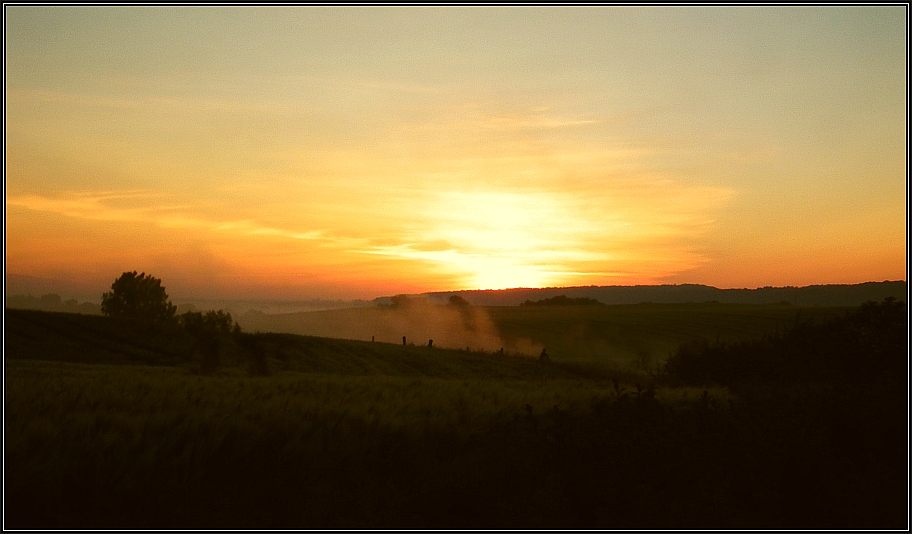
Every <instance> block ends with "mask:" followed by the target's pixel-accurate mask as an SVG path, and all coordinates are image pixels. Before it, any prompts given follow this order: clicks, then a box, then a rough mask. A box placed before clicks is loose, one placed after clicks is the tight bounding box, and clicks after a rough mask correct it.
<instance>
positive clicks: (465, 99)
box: [5, 6, 907, 299]
mask: <svg viewBox="0 0 912 534" xmlns="http://www.w3.org/2000/svg"><path fill="white" fill-rule="evenodd" d="M5 15H6V87H5V94H6V111H7V112H6V271H7V273H14V274H27V275H32V276H39V277H44V278H52V279H56V280H61V281H64V282H67V283H71V284H74V285H78V286H79V287H82V288H86V287H87V288H89V290H90V291H91V290H92V288H97V292H98V294H99V295H100V293H101V292H102V291H104V290H106V289H107V288H108V287H109V286H110V283H111V282H112V281H113V279H114V278H116V277H117V276H118V275H119V274H120V273H121V272H123V271H126V270H131V271H132V270H139V271H145V272H147V273H150V274H152V275H154V276H157V277H159V278H162V280H163V281H164V284H165V286H166V287H167V288H168V291H169V293H170V294H171V295H172V297H184V298H186V297H192V296H200V297H212V296H223V297H228V298H255V297H264V298H289V299H304V298H373V297H376V296H380V295H391V294H396V293H404V292H421V291H435V290H441V291H442V290H455V289H476V288H504V287H520V286H523V287H536V286H563V285H568V286H569V285H614V284H647V283H702V284H708V285H713V286H716V287H723V288H724V287H758V286H767V285H774V286H776V285H809V284H818V283H859V282H865V281H872V280H877V281H880V280H887V279H890V280H897V279H899V280H905V278H906V252H907V250H906V216H907V209H906V200H905V199H906V183H907V182H906V176H907V167H906V158H907V133H906V117H907V99H906V94H907V86H906V76H907V72H906V31H907V9H906V6H880V7H858V6H855V7H853V6H841V7H807V6H804V7H746V8H744V7H723V8H715V7H687V6H682V7H659V8H646V7H609V6H605V7H587V8H583V7H577V8H554V7H552V8H542V9H539V8H530V7H520V8H507V7H466V8H456V7H450V8H432V7H424V8H399V7H326V8H317V7H267V8H254V7H161V6H158V7H155V6H151V7H150V6H147V7H140V8H135V7H114V8H109V7H100V6H88V7H80V8H70V7H62V6H48V7H35V6H5Z"/></svg>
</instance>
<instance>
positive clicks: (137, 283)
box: [101, 271, 177, 323]
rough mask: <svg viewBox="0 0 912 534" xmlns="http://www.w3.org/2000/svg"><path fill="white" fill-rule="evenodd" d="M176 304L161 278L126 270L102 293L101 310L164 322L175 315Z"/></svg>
mask: <svg viewBox="0 0 912 534" xmlns="http://www.w3.org/2000/svg"><path fill="white" fill-rule="evenodd" d="M176 310H177V307H176V306H175V305H174V304H171V301H169V300H168V294H167V293H165V288H164V287H163V286H162V285H161V280H159V279H158V278H155V277H153V276H147V275H146V273H142V274H136V271H133V272H125V273H123V274H122V275H120V278H118V279H117V280H114V283H113V284H111V292H110V293H104V294H103V295H102V296H101V313H103V314H105V315H108V316H111V317H129V318H131V319H136V320H139V321H143V322H147V323H165V322H169V321H171V320H172V319H173V318H174V312H175V311H176Z"/></svg>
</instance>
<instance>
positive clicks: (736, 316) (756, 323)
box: [239, 303, 849, 371]
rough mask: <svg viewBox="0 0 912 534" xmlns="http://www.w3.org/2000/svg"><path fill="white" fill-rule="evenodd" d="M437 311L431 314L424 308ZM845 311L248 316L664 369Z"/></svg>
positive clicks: (713, 306) (613, 309) (273, 326)
mask: <svg viewBox="0 0 912 534" xmlns="http://www.w3.org/2000/svg"><path fill="white" fill-rule="evenodd" d="M427 309H429V310H432V312H433V313H431V314H429V313H425V310H427ZM847 309H849V308H845V307H794V306H789V305H778V304H771V305H755V304H720V303H702V304H631V305H620V306H585V305H584V306H485V307H475V308H472V313H473V316H472V317H471V318H472V319H474V324H469V325H467V324H466V323H467V321H463V318H462V316H461V315H460V313H459V312H457V311H454V310H453V309H452V308H451V307H446V306H427V307H425V308H421V309H420V310H419V311H417V312H411V311H409V310H405V311H397V310H391V309H386V308H381V307H373V308H353V309H347V310H325V311H316V312H299V313H289V314H276V315H267V314H259V315H248V316H244V317H243V318H242V319H240V320H239V322H240V324H241V326H242V327H244V329H245V330H247V331H262V332H289V333H295V334H302V335H313V336H323V337H331V338H344V339H360V340H369V339H371V336H375V338H376V339H377V340H383V341H386V342H391V343H396V342H397V341H398V340H400V339H401V337H402V336H403V335H405V336H407V340H410V342H415V343H418V344H422V343H426V342H427V340H428V339H433V340H434V344H435V345H437V346H440V347H451V348H460V347H471V348H473V349H475V350H486V351H496V350H499V349H500V348H502V347H503V348H504V349H505V350H506V351H508V352H517V353H524V354H528V355H532V356H537V355H538V354H539V353H540V352H541V350H542V348H545V349H547V351H548V354H549V355H550V357H551V358H552V360H554V361H562V362H577V363H588V364H598V365H601V366H610V367H614V368H620V369H632V370H638V371H642V370H644V368H645V367H652V366H654V365H655V364H657V363H661V361H663V360H664V359H665V358H666V357H667V356H668V354H669V353H670V352H672V351H674V350H675V349H676V348H677V347H678V346H679V345H680V344H681V343H685V342H687V341H691V340H693V339H699V338H707V339H710V340H716V339H718V340H721V341H734V340H739V339H748V338H758V337H761V336H762V335H763V334H765V333H766V334H772V333H774V332H776V331H783V330H785V329H786V328H788V327H790V326H792V325H793V324H794V323H795V320H796V318H798V317H800V318H801V319H802V320H805V319H814V320H824V319H827V318H833V317H837V316H841V315H843V314H844V313H845V311H846V310H847Z"/></svg>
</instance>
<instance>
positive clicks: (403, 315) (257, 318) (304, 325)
mask: <svg viewBox="0 0 912 534" xmlns="http://www.w3.org/2000/svg"><path fill="white" fill-rule="evenodd" d="M237 321H238V324H239V325H240V326H241V328H243V329H244V330H245V331H250V332H256V331H261V332H287V333H292V334H300V335H308V336H319V337H329V338H337V339H356V340H361V341H371V340H372V339H373V340H374V341H377V342H385V343H396V344H400V343H402V338H403V336H404V337H405V340H406V343H407V344H414V345H427V344H428V342H429V341H433V346H434V347H440V348H452V349H466V348H468V349H470V350H485V351H496V350H500V349H501V348H503V349H504V350H505V351H508V352H517V353H523V354H529V355H537V353H538V352H540V351H541V349H542V346H541V345H540V344H536V343H532V342H531V341H528V340H527V339H511V340H504V339H503V338H502V337H501V335H500V333H499V332H498V329H497V327H496V325H495V324H494V322H493V321H492V319H491V317H490V315H489V313H488V312H487V311H486V310H485V309H484V308H480V307H475V306H453V305H439V304H431V303H430V302H428V301H426V300H424V299H409V300H408V302H407V303H406V304H403V305H400V306H395V307H393V306H373V307H365V308H351V309H342V310H324V311H314V312H299V313H290V314H264V313H258V312H248V313H246V314H243V315H240V316H238V317H237Z"/></svg>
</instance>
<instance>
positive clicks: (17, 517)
mask: <svg viewBox="0 0 912 534" xmlns="http://www.w3.org/2000/svg"><path fill="white" fill-rule="evenodd" d="M581 308H590V307H573V308H571V309H542V308H538V309H531V310H530V309H527V308H525V307H523V308H520V307H516V308H489V309H487V314H488V315H487V317H488V318H489V319H490V324H494V325H496V326H497V328H498V329H499V332H498V334H500V332H502V333H503V338H502V340H507V341H509V340H514V339H526V340H529V342H530V343H536V342H537V343H547V346H548V351H549V353H551V354H553V355H554V356H553V359H552V361H550V362H540V361H538V359H537V358H534V357H532V358H530V357H529V356H527V355H523V354H521V353H518V352H510V351H507V352H506V354H504V355H501V354H499V353H498V352H495V351H493V349H494V347H491V350H488V351H481V350H479V349H478V348H472V347H470V348H472V350H465V348H463V349H459V350H448V349H443V348H438V347H437V346H436V345H437V343H436V342H435V347H434V348H429V347H427V346H425V345H424V344H415V345H411V344H407V345H406V346H403V345H402V344H401V341H400V342H399V343H382V342H380V341H376V342H371V341H358V340H339V339H328V338H320V337H308V336H299V335H293V334H278V333H244V334H241V335H239V336H236V337H235V338H234V339H233V340H226V341H225V343H224V344H223V345H222V348H221V350H220V359H219V365H218V367H217V368H215V369H214V370H210V371H208V372H203V367H202V366H201V361H200V358H201V357H200V354H199V353H198V352H196V351H195V349H193V348H192V347H193V346H192V344H191V343H189V341H188V338H186V336H184V335H183V334H182V333H181V332H180V331H178V330H173V329H171V330H169V329H168V328H163V329H162V328H159V329H155V328H147V327H143V326H142V325H137V324H133V323H129V322H124V321H116V320H114V319H112V318H106V317H98V316H82V315H75V314H65V313H48V312H37V311H29V310H9V309H8V310H6V317H5V319H6V324H5V336H4V343H5V381H6V383H5V386H6V391H5V438H6V441H5V460H6V472H5V475H4V476H5V488H6V503H5V504H6V516H5V519H4V521H5V525H4V526H5V527H6V528H44V529H52V528H64V529H67V528H88V529H100V528H114V529H123V528H153V529H162V528H177V529H182V528H204V529H208V528H215V529H232V528H257V529H260V528H265V529H273V528H283V529H286V528H290V529H301V528H424V529H427V528H521V529H526V528H608V529H614V528H701V529H702V528H843V527H848V528H869V527H870V528H892V526H894V525H897V524H899V523H901V519H902V517H904V516H903V515H902V514H903V511H904V510H905V504H904V503H905V502H906V499H905V497H906V496H907V495H906V494H903V493H902V491H901V489H902V481H903V480H905V479H904V478H898V477H897V472H896V466H897V461H898V460H897V458H898V457H899V454H900V453H902V452H903V450H902V447H903V445H902V443H901V442H898V441H897V436H901V435H902V434H901V432H902V431H903V429H904V428H905V426H904V425H906V421H905V419H904V418H903V412H902V405H901V404H896V403H894V402H893V400H891V398H888V397H883V396H882V395H881V396H876V395H875V396H871V395H868V394H867V393H866V391H867V389H864V388H861V389H860V388H859V387H858V386H842V385H837V384H829V383H820V384H806V385H802V384H793V385H784V386H781V387H778V386H777V387H776V388H775V389H763V390H762V391H759V392H751V390H748V389H744V390H741V391H729V389H728V388H726V387H722V386H712V385H707V384H687V383H682V382H681V381H680V380H675V379H674V378H673V377H668V376H664V375H662V374H661V373H656V372H654V371H656V370H658V369H657V368H655V369H651V370H650V369H644V370H639V369H637V366H636V365H635V364H636V363H637V362H636V361H634V360H632V359H630V356H629V355H631V354H632V355H633V356H636V351H643V350H652V351H660V350H664V348H667V347H671V346H673V344H674V343H675V340H681V339H683V340H687V339H692V338H694V337H701V336H704V337H705V336H712V337H713V338H715V337H720V338H726V339H735V338H738V337H739V336H745V337H758V336H761V335H762V334H763V332H765V331H768V330H775V329H776V328H777V326H778V327H779V328H784V327H785V325H787V324H790V323H794V321H795V311H796V310H795V309H791V308H788V307H775V306H732V305H711V304H701V305H640V306H618V307H598V309H595V310H593V309H581ZM357 311H358V313H363V312H362V310H357ZM369 311H373V310H369ZM380 311H381V312H382V313H390V312H391V310H380ZM375 313H376V312H375ZM844 313H845V310H838V309H831V310H825V309H806V310H803V311H802V314H803V316H805V317H807V316H811V315H816V316H821V317H822V316H824V315H826V314H836V315H842V314H844ZM343 315H344V314H343ZM349 319H351V317H349ZM461 320H462V319H460V321H461ZM463 324H465V323H463ZM475 324H476V325H479V324H481V325H488V324H489V323H486V322H484V321H480V320H478V319H477V318H476V323H475ZM562 333H563V335H562ZM375 335H376V334H375ZM438 338H440V336H438ZM440 339H444V338H440ZM644 347H646V348H645V349H644ZM663 347H664V348H663ZM625 351H626V352H625ZM613 354H627V355H628V357H627V361H626V363H624V362H623V358H621V359H618V358H617V357H614V356H612V355H613ZM618 362H621V363H618ZM646 371H649V372H650V373H652V374H648V373H647V372H646ZM853 388H854V389H853ZM865 388H866V386H865ZM894 404H895V405H894ZM885 421H886V422H887V423H888V424H884V422H885ZM845 436H850V438H846V437H845ZM851 436H865V440H864V441H863V442H861V444H859V441H858V440H857V439H854V438H851ZM897 445H898V446H899V447H900V448H899V449H897Z"/></svg>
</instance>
